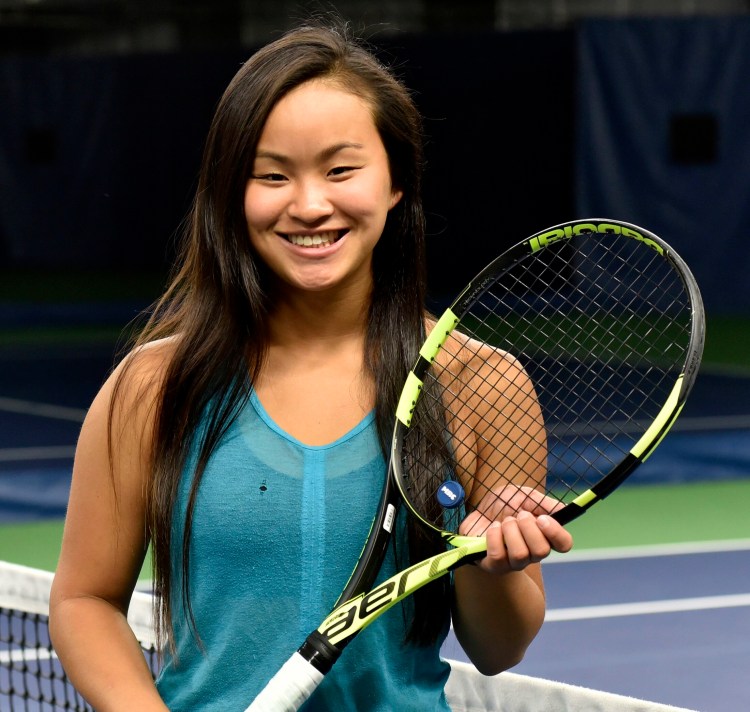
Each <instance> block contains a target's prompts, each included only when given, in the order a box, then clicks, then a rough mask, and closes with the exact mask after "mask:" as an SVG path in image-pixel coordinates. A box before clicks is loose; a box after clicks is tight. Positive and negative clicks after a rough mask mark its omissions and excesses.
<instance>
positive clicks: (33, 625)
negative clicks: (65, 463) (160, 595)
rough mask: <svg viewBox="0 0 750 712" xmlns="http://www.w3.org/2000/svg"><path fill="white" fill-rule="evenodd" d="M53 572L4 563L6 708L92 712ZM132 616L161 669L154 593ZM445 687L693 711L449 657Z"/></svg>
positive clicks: (471, 698)
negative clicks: (64, 658) (76, 671)
mask: <svg viewBox="0 0 750 712" xmlns="http://www.w3.org/2000/svg"><path fill="white" fill-rule="evenodd" d="M52 576H53V575H52V574H51V573H50V572H48V571H39V570H37V569H31V568H28V567H26V566H19V565H17V564H9V563H5V562H2V561H0V712H57V711H58V710H76V711H79V710H80V711H81V712H90V711H91V710H92V707H91V706H90V705H88V704H87V703H86V701H85V700H84V699H83V698H82V697H81V696H80V695H79V694H78V693H77V692H76V690H75V689H74V688H73V685H72V684H71V683H70V681H69V680H68V678H67V677H66V675H65V671H64V670H63V669H62V665H61V664H60V661H59V660H58V659H57V656H56V655H55V651H54V650H53V648H52V645H51V644H50V640H49V633H48V630H47V619H48V612H49V593H50V586H51V585H52ZM128 622H129V623H130V626H131V627H132V628H133V631H134V632H135V635H136V637H137V638H138V640H139V641H140V642H141V646H142V648H143V652H144V655H146V658H147V660H148V661H149V664H150V665H151V669H152V670H156V665H157V654H156V652H155V647H154V635H153V628H152V611H151V596H150V594H146V593H141V592H136V593H135V594H133V599H132V600H131V604H130V609H129V611H128ZM448 662H449V663H450V665H451V673H450V677H449V679H448V683H447V684H446V688H445V692H446V697H447V699H448V702H449V704H450V708H451V709H452V710H453V712H477V711H478V710H487V711H490V710H501V709H502V710H517V711H519V712H520V711H521V710H523V711H524V712H549V711H550V710H555V711H556V712H582V711H583V710H586V712H693V711H691V710H685V709H683V708H677V707H671V706H668V705H662V704H657V703H653V702H647V701H644V700H637V699H633V698H630V697H622V696H619V695H612V694H609V693H606V692H600V691H597V690H590V689H587V688H582V687H575V686H572V685H566V684H564V683H559V682H553V681H549V680H541V679H536V678H530V677H526V676H524V675H517V674H514V673H511V672H504V673H501V674H500V675H496V676H494V677H485V676H484V675H481V674H480V673H479V672H477V670H476V669H475V668H474V667H473V666H472V665H470V664H467V663H464V662H459V661H456V660H449V661H448Z"/></svg>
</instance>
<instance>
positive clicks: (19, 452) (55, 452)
mask: <svg viewBox="0 0 750 712" xmlns="http://www.w3.org/2000/svg"><path fill="white" fill-rule="evenodd" d="M75 451H76V449H75V446H73V445H50V446H48V447H6V448H0V462H27V461H34V460H62V459H67V458H70V457H73V455H75Z"/></svg>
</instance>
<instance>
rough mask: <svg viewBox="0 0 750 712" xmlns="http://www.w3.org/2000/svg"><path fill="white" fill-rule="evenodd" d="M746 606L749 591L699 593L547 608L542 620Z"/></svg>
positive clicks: (749, 597)
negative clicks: (682, 596)
mask: <svg viewBox="0 0 750 712" xmlns="http://www.w3.org/2000/svg"><path fill="white" fill-rule="evenodd" d="M742 606H750V593H738V594H731V595H725V596H703V597H700V598H675V599H671V600H663V601H638V602H634V603H612V604H607V605H602V606H578V607H573V608H553V609H550V610H548V611H547V613H546V615H545V617H544V620H545V622H548V623H549V622H559V621H581V620H591V619H594V618H614V617H618V616H643V615H650V614H654V613H680V612H684V611H707V610H714V609H717V608H739V607H742Z"/></svg>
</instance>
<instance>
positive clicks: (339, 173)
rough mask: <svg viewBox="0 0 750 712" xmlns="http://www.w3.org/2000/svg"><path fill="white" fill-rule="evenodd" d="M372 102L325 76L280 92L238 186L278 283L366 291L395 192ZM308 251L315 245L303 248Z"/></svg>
mask: <svg viewBox="0 0 750 712" xmlns="http://www.w3.org/2000/svg"><path fill="white" fill-rule="evenodd" d="M372 117H373V107H372V105H371V103H370V102H369V101H367V100H365V99H363V98H361V97H360V96H359V95H357V94H353V93H352V92H351V91H350V90H348V89H344V88H342V86H341V84H340V82H337V81H336V80H335V79H333V80H329V79H326V80H314V81H310V82H307V83H305V84H302V85H300V86H298V87H297V88H295V89H293V90H292V91H290V92H289V93H288V94H287V95H286V96H284V97H283V98H282V99H281V100H280V101H279V102H278V104H276V106H275V107H274V108H273V110H272V111H271V113H270V114H269V116H268V119H267V121H266V124H265V127H264V129H263V132H262V133H261V136H260V140H259V142H258V150H257V152H256V155H255V161H254V162H253V170H252V175H251V178H250V180H249V181H248V184H247V190H246V191H245V216H246V218H247V225H248V232H249V234H250V241H251V243H252V245H253V247H254V248H255V249H256V250H257V252H258V254H259V255H260V257H261V258H262V260H263V261H264V263H265V264H266V265H268V266H269V267H270V268H271V271H272V272H273V274H274V277H275V279H279V280H282V281H283V282H284V287H283V288H282V289H275V290H274V308H277V306H278V302H277V301H276V300H277V298H282V299H283V298H284V294H285V293H287V292H289V291H290V290H291V291H294V290H295V289H303V290H323V289H331V288H336V289H339V290H341V289H343V290H346V291H347V292H348V293H349V294H350V295H351V294H352V293H351V290H354V294H353V295H352V296H353V297H354V302H355V303H361V301H362V299H363V298H367V295H369V292H370V288H371V280H372V271H371V262H372V251H373V249H374V247H375V245H376V244H377V242H378V240H379V239H380V235H381V234H382V232H383V228H384V227H385V222H386V218H387V215H388V212H389V211H390V210H391V208H393V207H394V206H395V205H396V203H397V202H398V201H399V199H400V198H401V195H402V194H401V191H399V190H396V189H394V188H393V184H392V180H391V175H390V167H389V165H388V155H387V153H386V151H385V147H384V145H383V141H382V139H381V138H380V135H379V133H378V131H377V129H376V127H375V125H374V123H373V118H372ZM311 247H312V248H315V249H313V250H311V249H309V248H311Z"/></svg>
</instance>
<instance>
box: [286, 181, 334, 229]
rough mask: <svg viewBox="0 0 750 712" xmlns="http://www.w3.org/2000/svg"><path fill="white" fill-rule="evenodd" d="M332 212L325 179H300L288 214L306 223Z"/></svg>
mask: <svg viewBox="0 0 750 712" xmlns="http://www.w3.org/2000/svg"><path fill="white" fill-rule="evenodd" d="M332 213H333V205H332V203H331V200H330V198H329V195H328V191H327V189H326V184H325V181H318V180H305V181H300V182H299V183H298V185H297V187H296V190H295V191H294V196H293V198H292V201H291V203H290V205H289V214H290V215H291V216H292V217H294V218H296V219H297V220H301V221H303V222H306V223H314V222H316V221H319V220H320V219H321V218H325V217H328V216H329V215H331V214H332Z"/></svg>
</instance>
